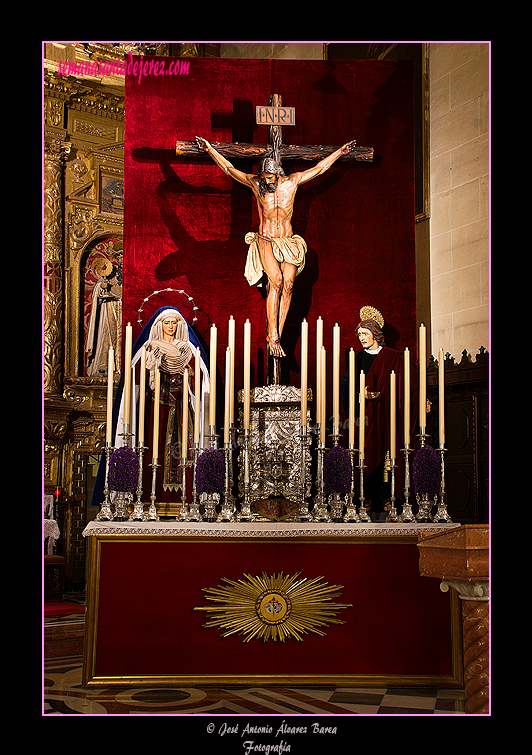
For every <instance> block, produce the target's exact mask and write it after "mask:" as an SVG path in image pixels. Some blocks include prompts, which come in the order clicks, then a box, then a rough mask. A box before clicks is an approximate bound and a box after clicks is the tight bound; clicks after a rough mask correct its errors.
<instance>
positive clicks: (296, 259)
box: [196, 136, 356, 358]
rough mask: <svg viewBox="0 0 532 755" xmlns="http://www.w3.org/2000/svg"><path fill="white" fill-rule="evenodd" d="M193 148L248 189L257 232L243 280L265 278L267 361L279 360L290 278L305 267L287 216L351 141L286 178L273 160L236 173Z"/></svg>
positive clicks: (250, 239)
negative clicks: (269, 358) (301, 188)
mask: <svg viewBox="0 0 532 755" xmlns="http://www.w3.org/2000/svg"><path fill="white" fill-rule="evenodd" d="M196 142H197V144H198V146H199V147H200V148H201V149H202V150H204V151H205V152H206V153H207V154H208V155H209V156H210V157H211V158H212V160H213V161H214V162H215V163H216V165H218V167H219V168H221V170H223V172H224V173H226V174H227V175H228V176H230V177H231V178H234V179H235V181H239V182H240V183H242V184H244V185H245V186H249V187H250V188H251V190H252V191H253V194H254V195H255V199H256V200H257V206H258V211H259V230H258V232H256V233H248V234H246V237H245V240H246V243H248V244H249V250H248V257H247V261H246V269H245V276H246V278H247V280H248V283H249V284H250V286H253V285H256V284H257V283H259V282H260V280H261V278H262V275H263V273H266V276H267V278H268V294H267V298H266V317H267V323H268V329H267V336H266V342H267V345H268V351H269V353H270V354H271V355H272V356H273V357H276V358H278V357H283V356H285V352H284V351H283V349H282V347H281V335H282V332H283V326H284V324H285V321H286V316H287V314H288V310H289V307H290V302H291V299H292V289H293V286H294V281H295V278H296V276H297V275H298V274H299V273H300V272H301V270H302V269H303V267H304V266H305V254H306V251H307V245H306V243H305V240H304V239H303V238H302V237H301V236H298V235H294V233H293V230H292V214H293V211H294V199H295V195H296V191H297V188H298V186H300V185H301V184H304V183H306V182H307V181H310V180H311V179H312V178H315V177H316V176H319V175H321V174H322V173H324V172H325V171H326V170H328V169H329V168H330V167H331V165H333V164H334V163H335V162H336V161H337V160H338V158H340V157H341V156H342V155H346V154H348V153H349V152H351V151H352V150H353V148H354V146H355V144H356V142H355V141H351V142H347V143H346V144H344V145H343V146H342V147H340V148H339V149H337V150H336V151H334V152H332V153H331V154H330V155H328V156H327V157H325V158H324V159H323V160H320V161H319V162H318V163H316V165H314V167H312V168H309V169H308V170H304V171H300V172H296V173H292V174H291V175H289V176H286V175H285V173H284V171H283V169H282V167H281V163H280V161H279V160H276V159H275V158H274V157H265V158H264V159H263V160H261V162H260V163H259V166H258V171H257V175H255V174H253V173H243V172H242V171H241V170H238V169H236V168H235V167H234V166H233V165H232V164H231V163H230V162H229V160H227V159H226V158H225V157H223V155H221V154H220V153H219V152H217V150H215V149H214V147H213V146H212V145H211V144H209V142H208V141H206V140H205V139H203V138H202V137H199V136H197V137H196Z"/></svg>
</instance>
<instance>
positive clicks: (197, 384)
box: [194, 346, 201, 445]
mask: <svg viewBox="0 0 532 755" xmlns="http://www.w3.org/2000/svg"><path fill="white" fill-rule="evenodd" d="M200 419H201V352H200V348H199V346H197V347H196V358H195V363H194V445H198V444H199V439H200Z"/></svg>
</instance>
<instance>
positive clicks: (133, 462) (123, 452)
mask: <svg viewBox="0 0 532 755" xmlns="http://www.w3.org/2000/svg"><path fill="white" fill-rule="evenodd" d="M138 481H139V457H138V456H137V454H136V453H135V451H133V449H131V448H129V447H128V446H123V447H122V448H117V449H116V450H115V451H113V453H112V454H111V458H110V459H109V476H108V478H107V484H108V487H109V490H117V491H120V492H122V493H134V492H135V490H136V489H137V485H138Z"/></svg>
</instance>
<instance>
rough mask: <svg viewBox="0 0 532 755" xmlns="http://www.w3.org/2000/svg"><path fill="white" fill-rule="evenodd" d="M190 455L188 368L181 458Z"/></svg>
mask: <svg viewBox="0 0 532 755" xmlns="http://www.w3.org/2000/svg"><path fill="white" fill-rule="evenodd" d="M187 455H188V367H185V372H184V373H183V427H182V428H181V458H182V459H183V460H184V459H186V458H187Z"/></svg>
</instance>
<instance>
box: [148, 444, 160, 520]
mask: <svg viewBox="0 0 532 755" xmlns="http://www.w3.org/2000/svg"><path fill="white" fill-rule="evenodd" d="M159 466H160V464H157V459H156V458H153V459H152V462H151V464H150V467H151V495H150V500H151V503H150V507H149V509H148V516H147V519H148V521H150V522H158V521H159V515H158V514H157V506H156V504H155V499H156V497H157V494H156V492H155V490H156V484H157V467H159Z"/></svg>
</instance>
